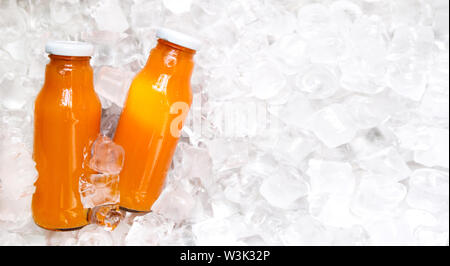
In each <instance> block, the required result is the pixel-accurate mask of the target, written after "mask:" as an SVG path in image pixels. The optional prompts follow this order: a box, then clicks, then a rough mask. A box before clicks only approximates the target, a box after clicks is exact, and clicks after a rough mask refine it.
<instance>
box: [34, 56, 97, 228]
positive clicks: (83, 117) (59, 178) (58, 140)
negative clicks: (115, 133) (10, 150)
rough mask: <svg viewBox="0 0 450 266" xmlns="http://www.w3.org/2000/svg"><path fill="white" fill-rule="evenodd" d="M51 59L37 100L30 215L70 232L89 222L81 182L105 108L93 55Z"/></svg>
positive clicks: (45, 224) (38, 223)
mask: <svg viewBox="0 0 450 266" xmlns="http://www.w3.org/2000/svg"><path fill="white" fill-rule="evenodd" d="M49 57H50V62H49V63H48V64H47V67H46V76H45V82H44V85H43V87H42V89H41V91H40V93H39V94H38V96H37V98H36V101H35V118H34V119H35V120H34V121H35V122H34V123H35V124H34V151H33V158H34V160H35V162H36V168H37V171H38V179H37V181H36V184H35V185H36V191H35V193H34V195H33V202H32V211H33V218H34V220H35V222H36V224H37V225H39V226H41V227H43V228H45V229H50V230H70V229H76V228H80V227H82V226H84V225H86V224H88V220H87V209H85V208H83V205H82V203H81V199H80V193H79V178H80V176H81V175H82V173H83V171H85V170H83V163H84V158H85V157H86V155H87V153H88V152H90V151H89V150H88V149H89V145H90V143H91V142H93V141H94V140H95V138H96V137H97V134H98V133H99V130H100V118H101V104H100V101H99V99H98V97H97V95H96V93H95V91H94V86H93V71H92V68H91V66H90V64H89V58H90V57H72V56H57V55H50V56H49Z"/></svg>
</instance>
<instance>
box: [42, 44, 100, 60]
mask: <svg viewBox="0 0 450 266" xmlns="http://www.w3.org/2000/svg"><path fill="white" fill-rule="evenodd" d="M45 51H46V52H47V53H49V54H54V55H65V56H92V54H93V53H94V46H93V45H92V44H90V43H86V42H75V41H49V42H48V43H47V44H46V45H45Z"/></svg>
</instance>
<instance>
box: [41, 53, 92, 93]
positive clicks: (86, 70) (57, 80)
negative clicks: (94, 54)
mask: <svg viewBox="0 0 450 266" xmlns="http://www.w3.org/2000/svg"><path fill="white" fill-rule="evenodd" d="M49 58H50V62H49V63H48V64H47V68H46V71H45V84H46V85H49V86H47V87H51V88H55V89H61V88H74V89H75V88H92V89H93V88H94V81H93V78H94V73H93V70H92V67H91V65H90V62H89V60H90V57H89V56H61V55H53V54H51V55H49Z"/></svg>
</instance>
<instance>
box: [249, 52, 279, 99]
mask: <svg viewBox="0 0 450 266" xmlns="http://www.w3.org/2000/svg"><path fill="white" fill-rule="evenodd" d="M249 75H250V76H249V79H251V80H252V81H251V87H252V90H253V94H254V95H255V97H256V98H258V99H262V100H265V99H269V98H271V97H273V96H275V95H276V94H277V93H278V92H279V91H280V90H282V89H284V87H285V86H286V77H285V76H284V75H283V73H282V72H281V70H280V68H279V67H278V66H277V64H276V63H275V62H268V61H267V62H261V63H259V64H257V65H256V66H255V68H254V69H251V70H250V73H249Z"/></svg>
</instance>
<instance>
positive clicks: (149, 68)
mask: <svg viewBox="0 0 450 266" xmlns="http://www.w3.org/2000/svg"><path fill="white" fill-rule="evenodd" d="M194 55H195V50H192V49H189V48H186V47H183V46H179V45H177V44H174V43H171V42H169V41H166V40H163V39H158V44H157V45H156V46H155V48H153V49H152V50H151V52H150V56H149V57H148V60H147V63H146V65H145V66H144V68H143V72H146V73H147V74H148V75H150V76H152V77H154V78H159V77H160V76H161V75H167V76H168V77H169V78H170V79H172V80H178V81H185V82H188V83H190V80H191V75H192V71H193V69H194Z"/></svg>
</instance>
